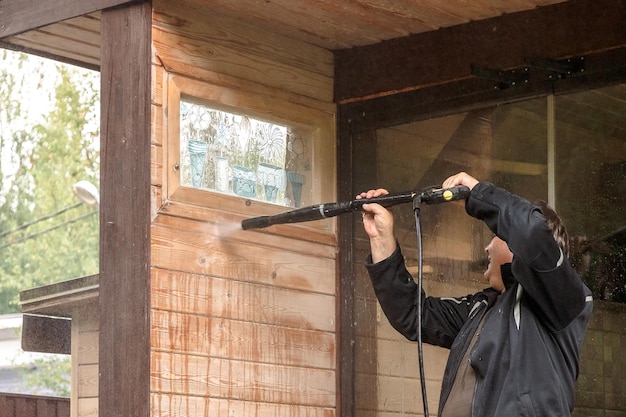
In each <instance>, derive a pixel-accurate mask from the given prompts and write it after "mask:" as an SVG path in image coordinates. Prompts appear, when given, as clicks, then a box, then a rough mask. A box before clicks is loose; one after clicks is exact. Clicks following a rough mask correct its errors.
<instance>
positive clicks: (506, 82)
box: [470, 64, 528, 90]
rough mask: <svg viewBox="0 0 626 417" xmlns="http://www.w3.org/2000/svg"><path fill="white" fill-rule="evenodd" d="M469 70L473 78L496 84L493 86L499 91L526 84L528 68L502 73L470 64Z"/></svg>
mask: <svg viewBox="0 0 626 417" xmlns="http://www.w3.org/2000/svg"><path fill="white" fill-rule="evenodd" d="M470 68H471V70H472V75H473V76H474V77H478V78H484V79H487V80H491V81H495V82H497V84H496V85H494V88H496V89H499V90H504V89H507V88H510V87H515V86H520V85H523V84H526V83H528V68H522V69H521V70H520V69H514V70H510V71H502V70H495V69H491V68H481V67H478V66H476V65H474V64H471V65H470Z"/></svg>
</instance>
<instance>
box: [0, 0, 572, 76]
mask: <svg viewBox="0 0 626 417" xmlns="http://www.w3.org/2000/svg"><path fill="white" fill-rule="evenodd" d="M561 2H563V0H179V1H177V2H176V3H173V2H172V3H170V4H172V5H174V4H175V6H173V7H192V8H195V9H200V10H202V11H203V14H205V15H207V14H209V15H212V16H217V17H218V18H219V17H222V18H226V19H236V20H238V21H240V22H245V23H248V24H250V25H254V26H255V27H257V28H259V29H262V30H265V31H269V32H273V33H277V34H279V35H283V36H287V37H290V38H293V39H298V40H301V41H303V42H306V43H310V44H313V45H316V46H319V47H321V48H324V49H328V50H333V51H334V50H339V49H346V48H351V47H355V46H363V45H371V44H376V43H379V42H382V41H385V40H389V39H394V38H399V37H403V36H407V35H411V34H416V33H423V32H428V31H434V30H437V29H440V28H445V27H451V26H455V25H461V24H464V23H467V22H470V21H475V20H482V19H487V18H491V17H496V16H500V15H502V14H506V13H514V12H519V11H525V10H530V9H534V8H537V7H541V6H546V5H550V4H555V3H561ZM0 46H4V47H7V48H10V49H18V50H24V51H25V52H32V53H39V54H43V55H45V56H49V57H51V58H56V59H61V60H63V61H66V62H70V63H75V64H79V65H83V66H87V67H93V68H94V69H95V68H97V67H98V66H99V61H100V58H99V49H100V19H99V13H92V14H90V15H85V16H80V17H77V18H74V19H70V20H66V21H64V22H61V23H56V24H53V25H49V26H44V27H41V28H39V29H37V30H32V31H29V32H26V33H21V34H17V35H14V36H11V37H8V38H5V39H2V40H0Z"/></svg>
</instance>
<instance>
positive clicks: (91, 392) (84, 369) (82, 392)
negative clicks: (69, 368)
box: [77, 364, 100, 398]
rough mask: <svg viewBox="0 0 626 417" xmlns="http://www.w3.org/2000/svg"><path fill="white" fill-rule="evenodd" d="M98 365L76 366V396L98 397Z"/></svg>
mask: <svg viewBox="0 0 626 417" xmlns="http://www.w3.org/2000/svg"><path fill="white" fill-rule="evenodd" d="M98 368H99V367H98V365H97V364H95V365H79V366H78V381H77V382H78V387H77V390H78V398H88V397H90V398H96V397H98V391H99V390H98V381H99V380H100V375H99V370H98Z"/></svg>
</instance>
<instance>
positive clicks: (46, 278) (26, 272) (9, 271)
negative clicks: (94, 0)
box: [0, 51, 99, 314]
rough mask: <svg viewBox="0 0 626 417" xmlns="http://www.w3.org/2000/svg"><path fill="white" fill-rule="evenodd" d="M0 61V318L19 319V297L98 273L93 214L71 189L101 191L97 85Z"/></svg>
mask: <svg viewBox="0 0 626 417" xmlns="http://www.w3.org/2000/svg"><path fill="white" fill-rule="evenodd" d="M0 58H1V60H0V103H3V104H2V106H1V107H0V133H1V134H0V150H1V151H2V158H1V161H0V184H1V186H2V188H1V190H0V314H1V313H10V312H18V311H19V306H18V295H19V292H20V291H22V290H25V289H28V288H32V287H36V286H40V285H45V284H49V283H53V282H58V281H62V280H65V279H69V278H74V277H79V276H84V275H90V274H94V273H97V272H98V256H99V255H98V239H99V237H98V235H99V230H98V227H99V221H98V215H97V211H96V210H95V208H93V207H89V206H87V205H84V204H80V202H79V200H78V199H77V198H76V196H75V195H74V194H73V192H72V185H73V184H75V183H76V182H78V181H79V180H87V181H90V182H91V183H93V184H96V185H97V184H98V183H99V130H98V128H99V122H98V112H97V110H98V109H97V104H98V98H99V82H98V74H97V73H94V72H91V71H87V70H83V69H79V68H75V67H69V66H64V65H62V64H58V63H52V62H48V61H46V60H43V59H40V58H37V57H33V56H28V55H25V54H19V53H14V52H10V51H2V52H1V54H0ZM47 86H53V87H50V89H49V93H48V90H47V89H46V87H47ZM46 102H49V107H45V106H43V104H45V103H46ZM42 108H43V109H44V110H43V112H41V109H42ZM38 112H39V114H37V113H38ZM33 113H36V114H33ZM48 217H50V218H48Z"/></svg>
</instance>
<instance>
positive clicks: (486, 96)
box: [340, 47, 626, 133]
mask: <svg viewBox="0 0 626 417" xmlns="http://www.w3.org/2000/svg"><path fill="white" fill-rule="evenodd" d="M625 81H626V47H625V48H618V49H611V50H608V51H603V52H599V53H595V54H590V55H586V56H585V71H584V72H582V73H580V74H577V75H574V76H571V77H566V78H563V79H556V80H547V79H541V78H540V79H537V80H534V79H532V78H531V81H530V82H528V83H526V84H524V85H520V86H518V87H511V88H507V89H503V90H500V89H498V88H494V82H493V81H490V80H484V79H478V78H468V79H463V80H457V81H452V82H447V83H442V84H438V85H434V86H430V87H426V88H421V89H415V90H411V91H406V92H400V93H396V94H389V95H382V96H379V97H373V98H368V99H363V100H355V101H351V102H347V103H345V104H343V105H341V106H340V115H341V120H340V123H347V124H349V125H350V131H351V132H353V133H356V132H362V131H366V130H369V129H379V128H384V127H389V126H395V125H399V124H403V123H409V122H414V121H418V120H425V119H429V118H433V117H441V116H445V115H448V114H452V113H461V112H464V111H470V110H473V109H477V108H481V107H486V106H490V105H497V104H503V103H511V102H515V101H520V100H527V99H531V98H534V97H542V96H546V95H548V94H557V95H558V94H567V93H572V92H575V91H582V90H587V89H590V88H599V87H602V86H607V85H611V84H617V83H622V82H625Z"/></svg>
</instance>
